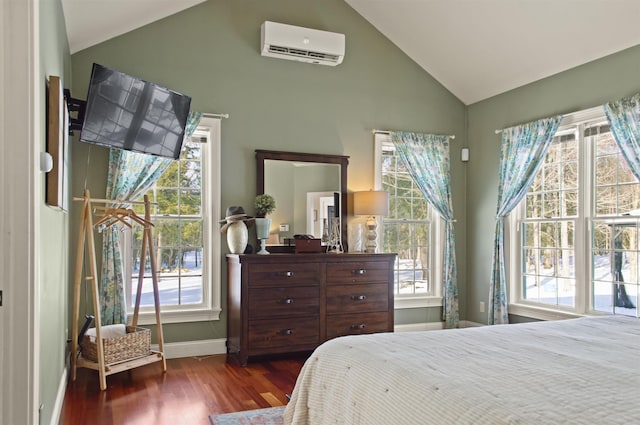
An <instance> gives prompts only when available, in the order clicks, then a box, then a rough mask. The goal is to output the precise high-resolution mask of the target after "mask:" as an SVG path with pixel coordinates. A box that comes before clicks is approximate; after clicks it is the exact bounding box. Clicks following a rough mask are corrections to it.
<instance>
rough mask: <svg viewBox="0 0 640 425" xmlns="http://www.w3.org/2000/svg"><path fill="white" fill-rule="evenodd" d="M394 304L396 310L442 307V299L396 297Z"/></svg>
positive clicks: (431, 297) (432, 297)
mask: <svg viewBox="0 0 640 425" xmlns="http://www.w3.org/2000/svg"><path fill="white" fill-rule="evenodd" d="M393 303H394V308H395V309H396V310H402V309H405V308H427V307H442V297H434V296H424V297H422V296H415V297H396V298H395V299H394V301H393Z"/></svg>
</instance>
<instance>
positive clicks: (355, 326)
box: [351, 323, 367, 330]
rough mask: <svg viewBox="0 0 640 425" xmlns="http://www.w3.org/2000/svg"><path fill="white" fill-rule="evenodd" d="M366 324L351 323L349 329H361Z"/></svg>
mask: <svg viewBox="0 0 640 425" xmlns="http://www.w3.org/2000/svg"><path fill="white" fill-rule="evenodd" d="M366 327H367V325H365V324H364V323H361V324H359V325H351V329H357V330H362V329H364V328H366Z"/></svg>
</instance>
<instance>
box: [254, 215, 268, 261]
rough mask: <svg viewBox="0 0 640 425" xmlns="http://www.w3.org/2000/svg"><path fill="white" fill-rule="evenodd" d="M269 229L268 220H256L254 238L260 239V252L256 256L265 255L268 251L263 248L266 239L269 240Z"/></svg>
mask: <svg viewBox="0 0 640 425" xmlns="http://www.w3.org/2000/svg"><path fill="white" fill-rule="evenodd" d="M270 228H271V219H270V218H260V217H258V218H256V236H257V238H258V239H260V251H258V252H256V254H262V255H266V254H269V251H267V249H266V248H265V246H266V243H267V239H269V229H270Z"/></svg>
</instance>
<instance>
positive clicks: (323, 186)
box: [256, 150, 349, 250]
mask: <svg viewBox="0 0 640 425" xmlns="http://www.w3.org/2000/svg"><path fill="white" fill-rule="evenodd" d="M348 164H349V157H348V156H343V155H322V154H312V153H299V152H283V151H268V150H256V194H257V195H260V194H263V193H267V194H269V195H271V196H273V197H274V198H275V200H276V209H275V211H274V212H273V213H272V214H270V215H269V217H270V218H271V229H270V235H271V237H270V240H269V241H268V242H267V243H268V245H271V246H274V245H286V239H291V238H293V235H297V234H305V235H307V234H308V235H313V236H314V237H316V238H318V239H322V238H323V233H324V232H330V226H331V220H330V218H331V216H332V215H333V216H335V217H340V219H341V220H340V221H341V223H342V224H341V226H340V234H341V239H342V245H343V249H345V250H346V243H347V226H346V223H345V220H344V217H346V215H347V166H348ZM336 204H339V205H338V207H337V208H336ZM325 220H326V222H327V225H326V226H325Z"/></svg>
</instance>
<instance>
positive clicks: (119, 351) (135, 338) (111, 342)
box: [80, 326, 151, 364]
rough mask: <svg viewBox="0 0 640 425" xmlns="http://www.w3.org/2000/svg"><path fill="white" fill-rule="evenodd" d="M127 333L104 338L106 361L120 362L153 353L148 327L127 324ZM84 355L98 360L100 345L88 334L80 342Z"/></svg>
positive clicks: (111, 362) (106, 362)
mask: <svg viewBox="0 0 640 425" xmlns="http://www.w3.org/2000/svg"><path fill="white" fill-rule="evenodd" d="M126 330H127V334H126V335H123V336H120V337H117V338H108V339H103V340H102V347H103V351H104V363H105V364H113V363H120V362H124V361H127V360H130V359H135V358H137V357H144V356H146V355H148V354H150V353H151V331H150V330H149V329H146V328H140V327H133V326H127V327H126ZM80 348H81V351H82V357H84V358H85V359H87V360H91V361H94V362H97V361H98V347H97V345H96V343H95V342H93V341H91V339H90V338H89V336H88V335H85V336H84V338H82V342H81V343H80Z"/></svg>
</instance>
